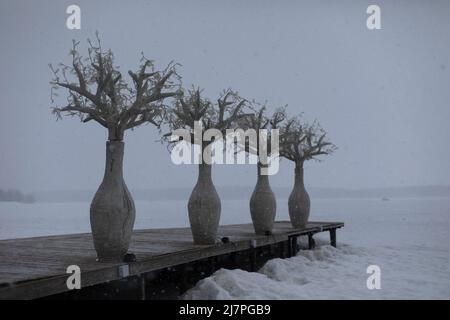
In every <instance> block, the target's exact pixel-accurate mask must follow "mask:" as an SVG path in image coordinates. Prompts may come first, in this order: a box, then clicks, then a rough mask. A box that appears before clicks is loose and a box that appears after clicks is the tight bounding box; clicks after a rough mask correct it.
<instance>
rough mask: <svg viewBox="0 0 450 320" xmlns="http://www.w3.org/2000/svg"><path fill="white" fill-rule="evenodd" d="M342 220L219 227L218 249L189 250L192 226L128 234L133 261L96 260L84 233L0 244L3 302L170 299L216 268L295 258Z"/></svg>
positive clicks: (333, 235)
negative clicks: (304, 244)
mask: <svg viewBox="0 0 450 320" xmlns="http://www.w3.org/2000/svg"><path fill="white" fill-rule="evenodd" d="M343 226H344V223H342V222H310V223H308V225H307V227H306V228H305V229H293V228H292V226H291V224H290V222H288V221H280V222H276V223H275V227H274V229H273V232H272V234H270V235H262V236H259V235H255V234H254V230H253V226H252V224H239V225H226V226H221V227H220V228H219V240H220V239H222V241H221V242H220V241H219V243H218V244H215V245H194V244H193V242H192V235H191V231H190V229H189V228H169V229H148V230H136V231H134V232H133V238H132V245H131V247H130V252H132V253H134V254H135V255H136V261H135V262H128V263H125V262H124V263H99V262H97V261H96V253H95V250H94V247H93V242H92V236H91V234H89V233H85V234H71V235H62V236H48V237H35V238H26V239H12V240H1V241H0V299H36V298H45V297H47V298H59V299H76V298H79V299H90V298H95V299H101V298H105V299H106V298H108V299H114V298H119V299H124V298H127V299H158V298H174V297H176V296H177V295H179V294H181V293H183V292H184V291H185V290H187V289H189V288H190V287H191V286H192V285H193V284H195V282H196V281H198V280H200V279H201V278H204V277H206V276H208V275H210V274H211V273H213V272H214V271H215V270H217V269H219V268H221V267H226V268H230V269H233V268H242V269H246V270H249V271H254V270H256V269H257V268H258V267H260V266H261V265H262V263H264V262H265V261H267V260H268V259H271V258H276V257H281V258H285V257H290V256H293V255H295V254H296V253H297V251H298V244H297V238H298V237H300V236H306V237H307V238H308V243H309V248H312V247H313V246H314V239H313V235H314V234H316V233H319V232H325V231H326V232H329V233H330V243H331V245H333V246H336V229H338V228H341V227H343ZM70 265H77V266H79V267H80V270H81V287H82V288H81V289H80V290H76V289H75V290H69V289H68V287H67V284H66V281H67V279H68V277H69V276H70V274H67V273H66V271H67V267H68V266H70Z"/></svg>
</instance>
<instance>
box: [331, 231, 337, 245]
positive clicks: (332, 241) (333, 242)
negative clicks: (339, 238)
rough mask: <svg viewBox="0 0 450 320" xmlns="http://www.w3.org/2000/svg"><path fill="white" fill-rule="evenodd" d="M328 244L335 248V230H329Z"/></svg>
mask: <svg viewBox="0 0 450 320" xmlns="http://www.w3.org/2000/svg"><path fill="white" fill-rule="evenodd" d="M330 244H331V245H332V246H333V247H335V248H336V229H330Z"/></svg>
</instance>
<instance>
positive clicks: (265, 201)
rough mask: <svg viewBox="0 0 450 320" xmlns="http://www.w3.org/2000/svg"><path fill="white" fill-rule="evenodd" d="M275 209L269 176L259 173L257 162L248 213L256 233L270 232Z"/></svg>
mask: <svg viewBox="0 0 450 320" xmlns="http://www.w3.org/2000/svg"><path fill="white" fill-rule="evenodd" d="M276 211H277V202H276V199H275V194H274V193H273V191H272V189H271V188H270V184H269V176H268V175H262V174H261V165H260V164H258V180H257V182H256V186H255V189H254V190H253V193H252V196H251V198H250V214H251V216H252V221H253V227H254V228H255V233H256V234H261V235H264V234H268V233H271V232H272V229H273V223H274V221H275V214H276Z"/></svg>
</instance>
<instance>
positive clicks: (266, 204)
mask: <svg viewBox="0 0 450 320" xmlns="http://www.w3.org/2000/svg"><path fill="white" fill-rule="evenodd" d="M257 108H258V107H254V108H253V109H254V110H256V111H255V112H254V113H253V114H251V115H250V116H246V117H243V118H242V119H241V120H240V126H241V128H243V129H245V130H248V129H252V130H254V131H255V133H256V143H252V142H251V141H248V140H244V139H240V140H238V145H239V146H240V149H241V150H245V151H246V152H247V153H251V154H255V155H256V156H257V158H258V163H257V182H256V186H255V189H254V190H253V193H252V196H251V198H250V214H251V217H252V221H253V227H254V229H255V233H256V234H267V233H271V232H272V229H273V224H274V221H275V215H276V207H277V204H276V198H275V194H274V193H273V191H272V189H271V187H270V184H269V176H268V175H267V174H262V173H261V170H262V168H263V167H267V166H268V162H267V160H266V159H264V160H263V161H262V159H261V157H266V158H267V156H270V155H271V154H272V151H273V149H272V148H273V147H275V146H273V145H272V138H275V139H278V136H276V137H272V130H274V129H279V127H280V125H281V123H282V122H283V121H284V120H285V118H286V110H285V107H283V108H278V109H277V110H276V111H275V112H274V113H273V114H272V115H271V116H270V117H268V116H267V115H266V111H267V107H266V106H265V105H263V106H261V107H260V108H259V110H257ZM246 138H248V136H246ZM277 147H278V146H277Z"/></svg>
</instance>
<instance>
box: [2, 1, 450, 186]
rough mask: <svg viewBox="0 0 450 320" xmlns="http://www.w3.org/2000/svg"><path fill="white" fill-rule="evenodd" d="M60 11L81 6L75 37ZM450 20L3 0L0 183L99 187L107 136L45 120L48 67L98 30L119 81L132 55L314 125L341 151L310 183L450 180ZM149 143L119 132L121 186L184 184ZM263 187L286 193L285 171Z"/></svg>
mask: <svg viewBox="0 0 450 320" xmlns="http://www.w3.org/2000/svg"><path fill="white" fill-rule="evenodd" d="M125 3H126V4H125ZM70 4H78V5H79V6H80V7H81V11H82V28H81V30H79V31H76V30H68V29H66V26H65V21H66V18H67V14H66V13H65V11H66V7H67V6H68V5H70ZM369 4H378V5H380V7H381V19H382V30H375V31H369V30H368V29H367V28H366V18H367V14H366V8H367V6H368V5H369ZM449 13H450V1H320V2H319V1H278V2H275V1H245V2H244V1H206V0H204V1H123V2H119V1H43V0H41V1H17V0H14V1H12V0H2V1H1V2H0V39H1V41H0V43H1V50H0V88H1V94H0V108H1V109H0V110H1V112H0V147H1V149H0V188H5V189H6V188H19V189H22V190H24V191H37V190H56V189H96V188H97V186H98V185H99V183H100V181H101V178H102V175H103V169H104V153H105V150H104V149H105V146H104V144H105V140H106V130H105V129H104V128H102V127H100V126H98V125H97V124H95V123H88V124H82V123H80V122H79V121H78V119H76V118H73V119H70V118H65V119H64V120H63V121H58V122H56V121H55V118H54V116H53V115H51V113H50V106H51V102H50V85H49V81H50V79H51V72H50V71H49V69H48V63H50V62H51V63H54V64H56V63H58V62H70V57H69V55H68V53H69V49H70V47H71V41H72V39H73V38H75V39H77V40H81V42H82V43H83V46H82V48H86V46H85V43H86V41H85V40H86V38H88V37H91V38H92V37H94V34H95V31H96V30H98V31H99V32H100V34H101V38H102V41H103V46H104V47H105V48H106V47H109V48H111V49H112V50H113V51H114V53H115V56H116V63H117V64H118V65H120V66H121V69H122V71H124V73H125V76H128V75H127V74H126V71H127V70H128V69H130V68H136V67H137V64H138V62H139V58H140V52H141V51H144V53H145V54H146V56H147V57H149V58H152V59H154V60H155V61H156V64H157V66H160V67H163V66H165V65H166V64H167V63H168V62H169V61H171V60H175V61H177V62H179V63H181V64H182V65H183V66H182V67H181V68H180V69H179V71H180V73H181V75H182V76H183V79H184V80H183V82H184V84H185V86H190V85H191V84H198V85H200V86H202V87H204V88H205V93H206V94H207V95H208V96H210V97H211V98H214V99H216V97H217V95H218V94H219V92H220V91H221V90H222V89H224V88H228V87H232V88H235V89H237V90H239V92H240V93H241V95H243V96H245V97H248V98H255V99H257V100H259V101H264V100H267V101H268V102H269V103H270V104H271V105H273V106H280V105H284V104H289V110H290V111H289V112H290V114H291V115H292V114H295V113H299V112H304V115H305V117H306V118H308V119H311V120H314V119H318V120H319V121H320V122H321V124H322V125H323V126H324V127H325V128H326V129H327V131H328V132H329V135H330V138H331V139H332V141H333V142H335V144H336V145H337V146H338V147H339V150H338V151H337V152H336V153H335V154H334V155H333V156H331V157H328V158H326V159H324V160H325V161H323V162H321V163H317V162H310V163H308V164H307V165H306V170H307V171H306V183H307V184H308V185H310V186H322V187H346V188H363V187H385V186H405V185H430V184H449V183H450V148H449V143H448V139H449V138H450V126H449V120H450V63H449V59H450V19H449ZM84 53H86V51H84ZM61 93H62V91H61ZM157 139H158V133H157V130H156V129H155V128H154V127H151V126H144V127H139V128H138V129H137V130H135V131H128V132H127V133H126V154H125V166H124V170H125V178H126V182H127V184H128V186H129V187H130V188H132V189H134V188H162V187H164V188H165V187H180V186H181V187H190V186H193V184H194V183H195V179H196V174H197V168H196V167H195V166H175V165H173V164H172V163H171V161H170V155H169V153H168V152H167V150H166V148H165V146H163V145H161V144H159V143H158V142H154V141H155V140H157ZM255 174H256V168H255V167H254V166H250V165H245V166H226V165H218V166H216V167H215V168H214V180H215V183H216V184H217V185H235V184H237V185H253V184H254V182H255ZM271 180H272V184H273V185H277V186H289V185H291V184H292V180H293V166H292V164H291V163H289V162H288V161H286V160H283V161H282V163H281V168H280V172H279V174H277V175H276V176H273V177H272V178H271Z"/></svg>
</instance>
